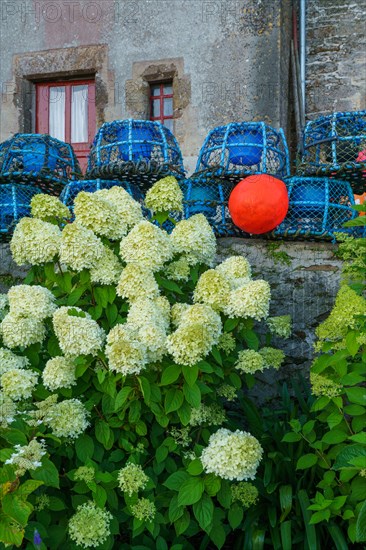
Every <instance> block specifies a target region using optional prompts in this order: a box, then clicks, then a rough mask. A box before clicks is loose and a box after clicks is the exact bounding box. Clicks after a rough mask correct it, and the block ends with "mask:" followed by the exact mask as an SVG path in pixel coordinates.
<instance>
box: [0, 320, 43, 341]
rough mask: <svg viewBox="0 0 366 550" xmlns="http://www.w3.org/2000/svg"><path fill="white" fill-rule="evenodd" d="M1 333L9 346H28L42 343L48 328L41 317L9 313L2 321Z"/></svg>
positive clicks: (0, 324)
mask: <svg viewBox="0 0 366 550" xmlns="http://www.w3.org/2000/svg"><path fill="white" fill-rule="evenodd" d="M0 334H1V335H2V337H3V342H4V344H5V346H6V347H8V348H11V349H13V348H27V347H28V346H30V345H32V344H38V343H42V342H43V340H44V338H45V336H46V329H45V327H44V325H43V323H42V321H40V320H39V319H36V318H35V317H23V316H21V315H16V314H15V313H8V314H7V315H5V317H4V319H3V320H2V322H1V323H0Z"/></svg>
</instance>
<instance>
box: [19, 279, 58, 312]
mask: <svg viewBox="0 0 366 550" xmlns="http://www.w3.org/2000/svg"><path fill="white" fill-rule="evenodd" d="M8 298H9V306H10V312H11V313H14V314H16V315H20V316H24V317H34V318H36V319H38V320H40V321H43V319H46V318H47V317H51V316H52V314H53V312H54V311H55V310H56V309H57V306H56V304H55V297H54V295H53V294H52V292H51V291H50V290H48V289H47V288H44V287H43V286H36V285H34V286H30V285H17V286H12V287H11V289H10V290H9V292H8Z"/></svg>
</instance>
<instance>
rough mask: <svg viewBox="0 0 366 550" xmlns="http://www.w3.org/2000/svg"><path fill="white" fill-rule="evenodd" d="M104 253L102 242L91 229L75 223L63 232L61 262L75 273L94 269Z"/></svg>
mask: <svg viewBox="0 0 366 550" xmlns="http://www.w3.org/2000/svg"><path fill="white" fill-rule="evenodd" d="M103 252H104V246H103V243H102V241H101V240H100V239H99V238H98V237H97V236H96V235H95V234H94V233H93V231H91V230H90V229H86V228H85V227H83V226H82V225H80V224H78V223H76V222H74V223H70V224H68V225H66V227H65V228H64V230H63V231H62V235H61V247H60V260H61V263H63V264H65V265H67V266H68V267H69V268H70V269H72V270H73V271H82V270H83V269H90V268H91V267H94V266H95V264H96V262H97V261H98V260H99V259H100V258H101V257H102V256H103Z"/></svg>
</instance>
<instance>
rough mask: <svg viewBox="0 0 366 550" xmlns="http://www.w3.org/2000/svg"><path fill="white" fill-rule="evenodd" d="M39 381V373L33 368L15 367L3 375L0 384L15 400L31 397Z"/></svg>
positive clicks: (4, 391) (6, 393)
mask: <svg viewBox="0 0 366 550" xmlns="http://www.w3.org/2000/svg"><path fill="white" fill-rule="evenodd" d="M37 382H38V374H37V373H36V372H34V371H32V370H25V369H14V370H8V371H7V372H4V374H2V375H1V378H0V386H1V388H2V391H3V393H4V394H5V395H7V396H8V397H10V399H12V400H13V401H20V400H22V399H28V397H31V395H32V392H33V391H34V389H35V387H36V385H37Z"/></svg>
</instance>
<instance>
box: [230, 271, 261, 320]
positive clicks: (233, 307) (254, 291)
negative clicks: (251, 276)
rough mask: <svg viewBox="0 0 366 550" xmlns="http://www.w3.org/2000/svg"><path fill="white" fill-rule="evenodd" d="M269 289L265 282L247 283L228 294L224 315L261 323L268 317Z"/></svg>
mask: <svg viewBox="0 0 366 550" xmlns="http://www.w3.org/2000/svg"><path fill="white" fill-rule="evenodd" d="M270 300H271V289H270V286H269V284H268V283H267V281H263V280H257V281H249V282H248V283H247V284H245V285H244V286H242V287H239V288H237V289H235V290H232V291H231V292H230V296H229V302H228V304H227V306H226V307H225V309H224V313H225V314H226V315H227V316H228V317H230V318H234V317H241V318H243V319H247V318H248V317H249V318H252V319H255V320H256V321H261V320H262V319H265V318H266V317H268V312H269V303H270Z"/></svg>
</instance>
